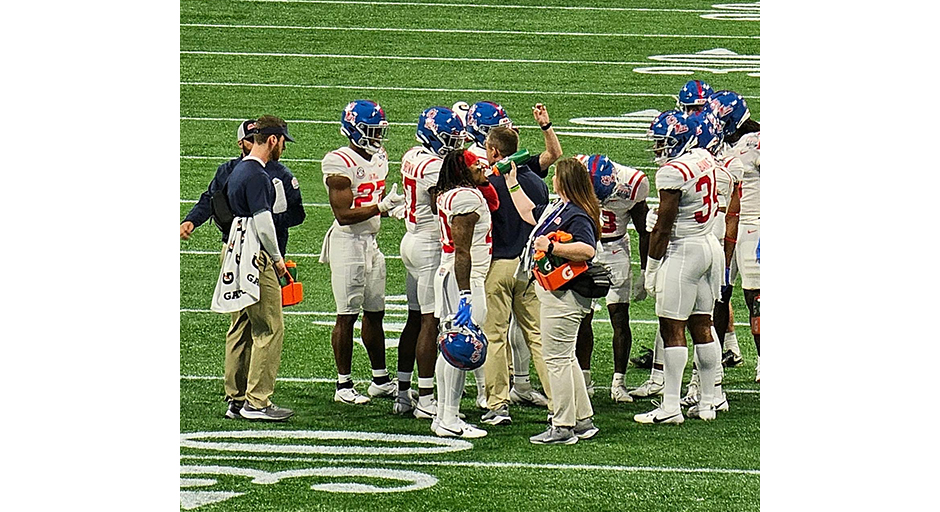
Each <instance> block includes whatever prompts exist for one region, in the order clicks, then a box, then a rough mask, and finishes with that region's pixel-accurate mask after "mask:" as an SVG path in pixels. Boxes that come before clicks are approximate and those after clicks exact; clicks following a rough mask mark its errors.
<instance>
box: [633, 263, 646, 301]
mask: <svg viewBox="0 0 940 512" xmlns="http://www.w3.org/2000/svg"><path fill="white" fill-rule="evenodd" d="M644 299H646V270H643V269H640V278H639V279H635V280H634V281H633V302H639V301H641V300H644Z"/></svg>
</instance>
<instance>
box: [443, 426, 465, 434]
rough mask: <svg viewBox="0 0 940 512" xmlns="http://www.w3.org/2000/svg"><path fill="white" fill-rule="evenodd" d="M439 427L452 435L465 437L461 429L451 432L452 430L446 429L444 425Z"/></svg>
mask: <svg viewBox="0 0 940 512" xmlns="http://www.w3.org/2000/svg"><path fill="white" fill-rule="evenodd" d="M438 427H440V428H442V429H444V430H446V431H448V432H450V433H451V434H454V435H455V436H462V435H463V429H460V430H451V429H449V428H447V427H445V426H444V425H438Z"/></svg>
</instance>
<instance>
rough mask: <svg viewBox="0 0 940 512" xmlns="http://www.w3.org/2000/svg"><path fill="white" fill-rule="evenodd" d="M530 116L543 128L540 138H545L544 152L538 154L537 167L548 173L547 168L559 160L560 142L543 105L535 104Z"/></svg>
mask: <svg viewBox="0 0 940 512" xmlns="http://www.w3.org/2000/svg"><path fill="white" fill-rule="evenodd" d="M532 116H533V117H535V122H536V123H538V125H539V127H541V128H543V130H542V136H543V137H544V138H545V151H543V152H542V153H541V154H539V167H540V168H541V169H542V170H543V171H548V168H549V167H550V166H551V165H552V164H553V163H555V162H556V161H557V160H558V159H559V158H561V142H559V141H558V135H556V134H555V129H554V128H552V127H551V124H552V121H551V119H549V117H548V110H546V108H545V105H542V104H541V103H536V104H535V106H534V107H532ZM546 126H548V129H547V130H545V129H544V128H545V127H546ZM543 178H544V176H543Z"/></svg>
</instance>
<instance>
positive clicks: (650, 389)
mask: <svg viewBox="0 0 940 512" xmlns="http://www.w3.org/2000/svg"><path fill="white" fill-rule="evenodd" d="M664 387H666V385H665V384H664V383H662V382H654V381H653V379H647V380H646V382H644V383H643V384H640V387H638V388H636V389H634V390H633V391H631V392H630V396H632V397H633V398H647V397H651V396H655V395H661V394H662V393H663V388H664Z"/></svg>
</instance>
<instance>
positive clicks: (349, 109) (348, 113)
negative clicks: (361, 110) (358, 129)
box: [343, 101, 356, 124]
mask: <svg viewBox="0 0 940 512" xmlns="http://www.w3.org/2000/svg"><path fill="white" fill-rule="evenodd" d="M355 107H356V102H355V101H353V102H350V103H349V105H346V108H345V109H343V119H344V120H345V121H346V122H347V123H350V124H355V123H356V112H355V111H353V108H355Z"/></svg>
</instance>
